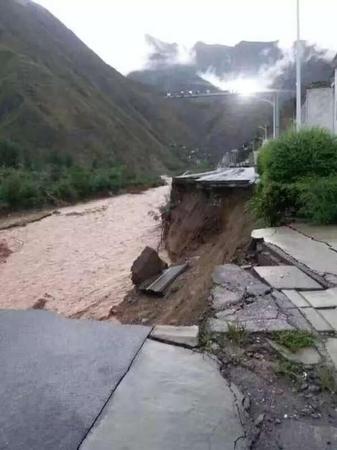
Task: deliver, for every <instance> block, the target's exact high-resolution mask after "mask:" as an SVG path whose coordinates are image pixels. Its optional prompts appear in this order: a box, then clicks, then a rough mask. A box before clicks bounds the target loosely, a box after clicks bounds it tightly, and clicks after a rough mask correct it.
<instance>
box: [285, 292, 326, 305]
mask: <svg viewBox="0 0 337 450" xmlns="http://www.w3.org/2000/svg"><path fill="white" fill-rule="evenodd" d="M315 292H319V291H315ZM282 293H283V294H284V295H285V296H286V297H287V298H288V299H289V300H290V301H291V303H292V304H293V307H294V306H296V307H297V308H308V307H309V306H310V305H309V303H308V302H307V301H306V300H305V298H304V297H303V296H302V295H301V294H300V293H299V292H297V291H295V290H294V289H285V290H283V291H282Z"/></svg>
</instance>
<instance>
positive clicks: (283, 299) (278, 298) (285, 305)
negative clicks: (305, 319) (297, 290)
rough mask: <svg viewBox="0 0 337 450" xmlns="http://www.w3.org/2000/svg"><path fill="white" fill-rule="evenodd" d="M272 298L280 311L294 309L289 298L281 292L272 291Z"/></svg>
mask: <svg viewBox="0 0 337 450" xmlns="http://www.w3.org/2000/svg"><path fill="white" fill-rule="evenodd" d="M272 296H273V297H274V299H275V302H276V304H277V306H278V307H279V308H280V309H281V310H282V311H284V310H288V309H294V308H295V305H294V304H293V303H291V301H290V300H289V298H288V297H287V296H286V295H285V294H284V293H283V292H281V291H278V290H277V289H273V291H272Z"/></svg>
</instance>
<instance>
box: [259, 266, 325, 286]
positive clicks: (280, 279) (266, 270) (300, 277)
mask: <svg viewBox="0 0 337 450" xmlns="http://www.w3.org/2000/svg"><path fill="white" fill-rule="evenodd" d="M254 270H255V272H256V273H257V274H258V275H259V277H261V278H262V279H263V280H265V281H266V282H267V283H268V284H270V286H272V287H273V288H275V289H299V290H303V289H306V290H310V289H322V286H321V285H320V284H318V283H317V281H315V280H313V279H312V278H310V277H309V276H308V275H306V274H305V273H304V272H302V271H301V270H300V269H299V268H298V267H296V266H286V265H282V266H255V267H254Z"/></svg>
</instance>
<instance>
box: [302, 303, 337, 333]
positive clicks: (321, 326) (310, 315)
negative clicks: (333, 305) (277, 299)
mask: <svg viewBox="0 0 337 450" xmlns="http://www.w3.org/2000/svg"><path fill="white" fill-rule="evenodd" d="M301 312H302V313H303V315H304V316H305V317H306V319H307V320H308V321H309V322H310V323H311V325H312V326H313V327H314V328H315V330H316V331H321V332H324V331H333V328H332V327H331V325H329V323H328V322H327V321H326V320H325V319H324V318H323V317H322V315H321V314H320V312H318V311H316V309H314V308H302V309H301Z"/></svg>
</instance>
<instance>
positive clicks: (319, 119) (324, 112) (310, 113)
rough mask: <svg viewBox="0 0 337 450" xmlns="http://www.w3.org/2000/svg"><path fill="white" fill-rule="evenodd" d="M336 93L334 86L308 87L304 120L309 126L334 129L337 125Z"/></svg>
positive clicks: (303, 112)
mask: <svg viewBox="0 0 337 450" xmlns="http://www.w3.org/2000/svg"><path fill="white" fill-rule="evenodd" d="M335 109H336V105H335V93H334V88H332V87H319V88H311V89H307V92H306V100H305V102H304V105H303V109H302V114H303V122H304V124H305V125H306V126H308V127H322V128H327V129H328V130H329V131H332V132H333V131H334V130H335V129H336V130H337V128H335V125H337V124H336V123H335V122H336V120H335V117H336V116H335Z"/></svg>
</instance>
